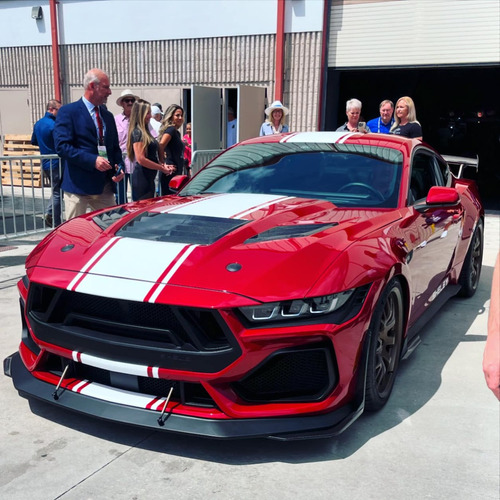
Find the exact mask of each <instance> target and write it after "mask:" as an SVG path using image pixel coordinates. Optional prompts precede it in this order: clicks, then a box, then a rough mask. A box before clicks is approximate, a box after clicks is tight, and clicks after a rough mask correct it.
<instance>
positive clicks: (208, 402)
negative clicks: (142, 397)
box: [45, 354, 217, 408]
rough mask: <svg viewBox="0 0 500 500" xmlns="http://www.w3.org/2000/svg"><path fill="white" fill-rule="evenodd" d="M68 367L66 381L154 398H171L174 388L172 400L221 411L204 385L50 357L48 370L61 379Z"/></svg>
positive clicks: (52, 355) (50, 355) (48, 358)
mask: <svg viewBox="0 0 500 500" xmlns="http://www.w3.org/2000/svg"><path fill="white" fill-rule="evenodd" d="M67 364H69V368H68V371H67V372H66V375H65V378H66V379H68V378H76V379H81V380H84V379H85V380H89V381H90V382H95V383H98V384H101V385H105V386H108V387H114V388H117V389H123V390H127V391H132V392H138V393H140V394H149V395H151V396H152V397H158V398H162V397H167V396H168V394H169V392H170V388H171V387H172V386H173V388H174V390H173V391H172V395H171V397H170V399H171V401H175V402H178V403H180V404H182V405H188V406H197V407H204V408H217V406H216V404H215V403H214V400H213V399H212V398H211V397H210V395H209V394H208V392H207V391H206V390H205V388H204V387H203V386H202V385H201V384H196V383H188V382H180V381H176V380H167V379H157V378H149V377H136V376H134V375H125V374H122V373H115V372H111V371H109V370H103V369H102V368H96V367H94V366H89V365H84V364H82V363H77V362H75V361H69V360H67V359H66V358H61V357H59V356H56V355H55V354H49V355H48V356H47V360H46V363H45V369H46V370H47V371H50V372H51V373H53V374H55V375H57V376H61V375H62V372H63V371H64V368H65V366H66V365H67Z"/></svg>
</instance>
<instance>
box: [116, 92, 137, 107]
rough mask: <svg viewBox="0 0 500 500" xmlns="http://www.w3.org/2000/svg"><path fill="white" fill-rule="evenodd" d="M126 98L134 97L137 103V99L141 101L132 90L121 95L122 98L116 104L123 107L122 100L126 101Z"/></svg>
mask: <svg viewBox="0 0 500 500" xmlns="http://www.w3.org/2000/svg"><path fill="white" fill-rule="evenodd" d="M125 97H133V98H134V99H135V100H136V101H137V99H140V97H139V96H138V95H135V94H134V93H133V92H132V91H131V90H130V89H126V90H124V91H123V92H122V93H121V94H120V97H119V98H118V99H117V100H116V104H117V105H118V106H121V105H122V100H123V99H125Z"/></svg>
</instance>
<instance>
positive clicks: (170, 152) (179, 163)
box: [163, 125, 184, 175]
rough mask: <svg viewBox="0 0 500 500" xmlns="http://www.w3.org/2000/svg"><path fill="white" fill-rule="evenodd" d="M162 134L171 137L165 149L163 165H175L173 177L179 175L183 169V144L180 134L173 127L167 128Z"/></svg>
mask: <svg viewBox="0 0 500 500" xmlns="http://www.w3.org/2000/svg"><path fill="white" fill-rule="evenodd" d="M163 133H164V134H168V135H169V136H170V137H171V139H170V141H168V144H167V146H166V147H165V163H166V164H167V165H175V166H176V168H177V171H176V172H175V173H174V174H173V175H180V174H182V169H183V167H184V143H183V142H182V139H181V134H180V133H179V131H178V130H177V128H176V127H174V126H173V125H171V126H170V127H168V128H167V129H166V130H165V132H163Z"/></svg>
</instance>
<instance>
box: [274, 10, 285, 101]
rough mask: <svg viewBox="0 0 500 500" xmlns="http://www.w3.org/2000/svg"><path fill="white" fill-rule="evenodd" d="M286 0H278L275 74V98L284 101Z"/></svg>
mask: <svg viewBox="0 0 500 500" xmlns="http://www.w3.org/2000/svg"><path fill="white" fill-rule="evenodd" d="M284 59H285V0H278V23H277V27H276V70H275V71H276V72H275V75H274V81H275V87H274V99H275V100H277V101H283V76H284V71H285V61H284Z"/></svg>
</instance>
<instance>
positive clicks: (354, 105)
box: [345, 99, 362, 111]
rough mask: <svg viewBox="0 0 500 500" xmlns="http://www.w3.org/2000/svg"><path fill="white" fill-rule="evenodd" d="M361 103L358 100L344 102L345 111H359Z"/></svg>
mask: <svg viewBox="0 0 500 500" xmlns="http://www.w3.org/2000/svg"><path fill="white" fill-rule="evenodd" d="M361 106H362V104H361V101H360V100H359V99H349V100H348V101H347V102H346V106H345V110H346V111H351V109H359V110H360V111H361Z"/></svg>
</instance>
